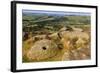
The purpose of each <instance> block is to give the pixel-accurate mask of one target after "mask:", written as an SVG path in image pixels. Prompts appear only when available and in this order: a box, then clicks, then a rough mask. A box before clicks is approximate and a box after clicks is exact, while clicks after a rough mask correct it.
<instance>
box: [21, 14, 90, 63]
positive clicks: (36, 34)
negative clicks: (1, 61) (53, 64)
mask: <svg viewBox="0 0 100 73" xmlns="http://www.w3.org/2000/svg"><path fill="white" fill-rule="evenodd" d="M22 21H23V36H22V38H23V44H22V61H23V62H24V63H27V62H46V61H70V60H86V59H91V47H90V46H91V44H90V43H91V40H90V39H91V35H90V34H91V25H90V16H85V15H84V16H83V15H80V16H78V15H77V16H75V15H62V16H61V15H60V16H59V15H47V14H33V13H32V14H31V13H23V19H22Z"/></svg>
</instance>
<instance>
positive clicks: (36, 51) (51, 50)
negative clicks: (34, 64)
mask: <svg viewBox="0 0 100 73" xmlns="http://www.w3.org/2000/svg"><path fill="white" fill-rule="evenodd" d="M58 51H59V49H58V48H57V45H56V44H55V43H54V42H53V41H51V40H47V39H43V40H39V41H37V42H35V43H34V45H33V46H32V47H31V48H30V50H29V51H28V53H27V57H28V59H29V60H37V61H40V60H44V59H47V58H50V57H53V56H55V55H56V54H57V52H58Z"/></svg>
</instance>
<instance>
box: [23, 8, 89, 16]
mask: <svg viewBox="0 0 100 73" xmlns="http://www.w3.org/2000/svg"><path fill="white" fill-rule="evenodd" d="M22 13H26V14H29V13H32V14H47V15H61V16H64V15H76V16H90V15H91V14H90V13H87V12H63V11H44V10H25V9H24V10H22Z"/></svg>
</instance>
